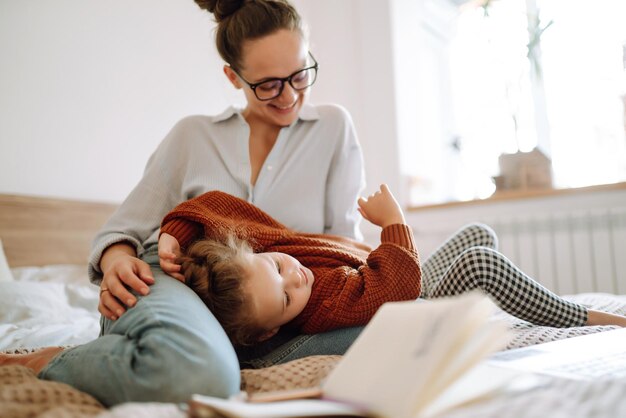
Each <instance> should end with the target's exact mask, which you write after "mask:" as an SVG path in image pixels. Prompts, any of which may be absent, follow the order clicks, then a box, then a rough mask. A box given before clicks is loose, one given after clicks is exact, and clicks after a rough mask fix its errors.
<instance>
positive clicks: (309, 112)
mask: <svg viewBox="0 0 626 418" xmlns="http://www.w3.org/2000/svg"><path fill="white" fill-rule="evenodd" d="M242 111H243V109H240V108H237V107H235V106H229V107H227V108H226V109H225V110H224V111H223V112H222V113H220V114H219V115H216V116H215V117H214V118H213V120H214V121H215V122H222V121H225V120H228V119H230V118H231V117H233V116H234V115H241V112H242ZM242 117H243V116H242ZM319 118H320V115H319V113H318V112H317V108H316V107H315V106H313V105H311V104H309V103H306V104H305V105H304V106H302V109H300V114H299V115H298V119H300V120H303V121H314V120H318V119H319Z"/></svg>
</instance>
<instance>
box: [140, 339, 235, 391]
mask: <svg viewBox="0 0 626 418" xmlns="http://www.w3.org/2000/svg"><path fill="white" fill-rule="evenodd" d="M140 344H141V347H140V348H138V350H137V352H138V354H137V357H136V362H135V365H134V367H135V373H134V379H131V381H132V384H131V385H130V386H131V387H132V388H130V389H129V390H130V391H132V392H131V393H128V396H129V398H130V399H129V400H131V401H152V402H155V401H158V402H185V401H187V400H189V398H190V397H191V395H193V394H201V395H207V396H214V397H219V398H227V397H229V396H231V395H233V394H235V393H237V392H239V390H240V370H239V363H238V361H237V357H236V356H235V355H234V351H233V350H232V347H230V344H229V343H228V342H224V341H217V342H215V343H213V344H212V343H206V340H202V339H198V340H197V341H196V342H195V343H190V344H184V345H179V344H177V342H175V341H171V340H169V339H168V338H165V339H164V338H159V337H156V338H150V337H148V338H144V340H143V341H141V343H140ZM224 344H229V346H224Z"/></svg>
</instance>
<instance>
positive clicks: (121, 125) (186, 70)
mask: <svg viewBox="0 0 626 418" xmlns="http://www.w3.org/2000/svg"><path fill="white" fill-rule="evenodd" d="M294 3H295V5H296V7H298V8H299V10H300V11H301V12H302V14H303V16H304V17H305V19H306V20H307V21H308V22H309V26H310V28H311V35H312V36H311V41H312V46H311V48H312V50H313V51H314V54H315V56H316V58H318V61H319V62H320V68H321V69H320V75H319V79H318V83H317V84H316V85H315V88H314V89H313V91H312V95H311V99H312V101H313V102H317V103H321V102H335V103H340V104H342V105H344V106H345V107H346V108H348V109H349V110H350V111H351V113H352V115H353V118H354V121H355V124H356V127H357V130H358V132H359V136H360V139H361V142H362V145H363V150H364V153H365V159H366V171H367V173H368V183H369V184H370V187H369V190H371V189H372V188H373V186H375V185H377V184H378V183H380V182H387V183H390V184H391V185H392V187H394V189H396V190H397V189H399V178H398V171H397V167H398V164H397V154H398V152H397V145H396V141H395V136H396V134H395V110H394V94H393V77H392V73H393V71H392V59H391V47H390V42H391V38H390V32H391V31H390V22H389V2H388V1H387V0H379V1H376V0H342V1H337V0H315V1H310V0H296V1H295V2H294ZM213 27H214V23H213V22H212V16H210V15H209V14H208V13H207V12H204V11H202V10H200V9H199V8H198V7H197V6H196V4H195V3H194V2H193V1H192V0H185V1H171V0H133V1H130V2H129V1H123V0H109V1H107V2H102V1H94V0H2V1H0V193H18V194H33V195H44V196H54V197H65V198H77V199H88V200H104V201H112V202H119V201H121V200H122V199H123V198H124V197H125V196H126V195H127V194H128V192H129V191H130V190H131V188H132V187H133V186H134V184H135V183H136V182H137V181H138V180H139V178H140V176H141V173H142V171H143V168H144V165H145V163H146V160H147V159H148V157H149V155H150V154H151V152H152V151H153V150H154V149H155V147H156V146H157V144H158V143H159V142H160V141H161V139H162V138H163V137H164V135H165V134H166V133H167V131H168V130H169V129H170V128H171V126H172V125H173V124H174V123H175V122H176V121H177V120H178V119H180V118H182V117H184V116H186V115H189V114H195V113H203V114H212V113H217V112H219V111H221V110H222V109H223V108H224V107H225V106H227V105H228V104H230V103H240V104H241V103H243V102H242V96H241V95H240V92H236V91H235V90H234V89H232V88H231V87H230V85H229V84H228V83H227V82H226V79H225V77H224V76H223V74H222V65H223V64H222V61H221V59H220V58H219V56H218V54H217V52H216V51H215V47H214V42H213V32H212V29H213Z"/></svg>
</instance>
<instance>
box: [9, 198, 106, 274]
mask: <svg viewBox="0 0 626 418" xmlns="http://www.w3.org/2000/svg"><path fill="white" fill-rule="evenodd" d="M116 208H117V205H114V204H110V203H100V202H86V201H79V200H67V199H55V198H47V197H35V196H26V195H9V194H0V239H1V240H2V245H3V247H4V251H5V254H6V256H7V261H8V263H9V266H11V267H22V266H43V265H47V264H87V260H88V256H89V251H90V247H91V241H92V240H93V238H94V237H95V235H96V233H97V232H98V230H99V229H100V228H101V227H102V225H103V224H104V223H105V221H106V220H107V219H108V218H109V216H111V214H113V212H114V211H115V209H116Z"/></svg>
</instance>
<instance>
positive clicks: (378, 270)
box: [294, 224, 421, 333]
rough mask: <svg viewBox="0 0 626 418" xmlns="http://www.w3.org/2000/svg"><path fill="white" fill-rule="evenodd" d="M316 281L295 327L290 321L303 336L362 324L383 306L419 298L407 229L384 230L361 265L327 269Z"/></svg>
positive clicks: (418, 275)
mask: <svg viewBox="0 0 626 418" xmlns="http://www.w3.org/2000/svg"><path fill="white" fill-rule="evenodd" d="M315 280H316V283H315V286H316V287H315V289H314V292H313V294H312V296H311V299H310V300H309V303H308V304H307V306H306V308H305V309H304V311H303V312H302V313H301V318H300V322H298V321H299V318H296V320H295V321H294V325H296V326H298V327H299V328H300V329H301V330H302V331H303V332H305V333H318V332H325V331H330V330H332V329H336V328H344V327H349V326H357V325H365V324H367V323H368V322H369V321H370V319H371V318H372V316H373V315H374V314H375V313H376V311H377V310H378V308H380V306H381V305H382V304H383V303H385V302H390V301H401V300H412V299H416V298H418V297H419V296H420V293H421V270H420V262H419V257H418V254H417V251H416V249H415V242H414V239H413V233H412V231H411V229H410V227H408V226H407V225H402V224H395V225H390V226H388V227H387V228H385V229H383V231H382V233H381V244H380V246H379V247H378V248H376V249H375V250H373V251H372V252H371V253H370V254H369V256H368V258H367V261H366V263H365V264H364V265H362V266H360V267H358V268H350V267H347V266H344V267H338V268H329V269H328V270H326V271H323V272H322V273H321V274H320V275H319V276H318V277H316V278H315Z"/></svg>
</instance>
